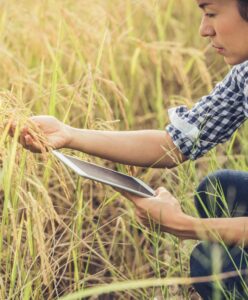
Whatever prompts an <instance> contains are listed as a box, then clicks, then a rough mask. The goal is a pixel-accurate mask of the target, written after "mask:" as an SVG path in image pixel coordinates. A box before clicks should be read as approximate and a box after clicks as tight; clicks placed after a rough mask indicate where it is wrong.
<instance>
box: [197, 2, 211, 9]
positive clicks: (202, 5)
mask: <svg viewBox="0 0 248 300" xmlns="http://www.w3.org/2000/svg"><path fill="white" fill-rule="evenodd" d="M209 5H211V4H210V3H207V2H206V3H201V4H199V7H200V8H201V9H205V8H206V7H207V6H209Z"/></svg>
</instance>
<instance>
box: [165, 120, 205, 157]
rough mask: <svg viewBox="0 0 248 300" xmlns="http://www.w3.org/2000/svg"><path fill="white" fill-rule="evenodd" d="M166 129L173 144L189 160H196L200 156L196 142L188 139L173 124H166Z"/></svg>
mask: <svg viewBox="0 0 248 300" xmlns="http://www.w3.org/2000/svg"><path fill="white" fill-rule="evenodd" d="M165 129H166V131H167V132H168V134H169V135H170V137H171V139H172V141H173V143H174V144H175V146H176V147H177V148H178V149H179V150H180V151H181V152H182V153H183V155H184V156H186V157H187V158H188V159H190V160H196V159H197V158H198V157H199V156H201V154H202V153H201V151H200V149H199V148H198V147H197V145H196V144H197V143H196V142H193V141H192V140H191V139H189V138H188V137H187V136H186V135H185V134H183V133H182V132H181V131H180V130H178V129H177V128H176V127H175V126H174V125H172V124H169V125H168V126H166V128H165Z"/></svg>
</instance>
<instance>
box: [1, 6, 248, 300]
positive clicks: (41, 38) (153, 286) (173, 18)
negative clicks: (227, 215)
mask: <svg viewBox="0 0 248 300" xmlns="http://www.w3.org/2000/svg"><path fill="white" fill-rule="evenodd" d="M199 22H200V13H199V11H198V9H197V7H196V4H195V3H194V1H185V0H177V1H173V0H170V1H148V0H145V1H132V0H128V1H113V0H105V1H103V0H94V1H85V2H82V1H72V0H64V1H55V0H49V1H30V0H25V1H20V2H17V1H8V3H7V2H6V3H5V4H1V10H0V32H1V35H0V43H1V47H0V59H1V60H0V61H1V75H2V76H1V78H0V86H1V95H0V128H1V136H0V161H1V165H0V197H1V214H0V215H1V224H0V267H1V271H0V274H1V276H0V298H1V299H25V300H27V299H56V298H59V297H62V296H65V298H63V297H62V299H80V298H81V297H89V296H90V295H96V294H99V295H100V294H102V293H107V295H109V299H152V298H154V297H155V296H158V297H159V296H160V297H161V298H162V299H179V298H180V297H183V298H184V299H186V298H188V297H189V295H188V284H190V282H191V281H190V280H189V279H187V277H188V271H189V269H188V259H189V254H190V251H191V249H192V247H193V246H194V244H195V242H193V241H187V242H181V241H179V240H178V239H177V238H176V237H173V236H171V235H168V234H164V233H160V232H155V231H153V230H151V231H148V230H147V229H144V228H143V227H140V225H139V224H137V222H136V220H135V216H134V212H133V208H132V205H131V204H130V203H129V202H128V201H127V200H125V199H124V198H123V197H121V196H120V195H119V194H117V193H116V192H114V191H113V190H111V189H110V188H108V187H106V186H102V185H99V184H95V183H92V182H90V181H87V180H85V179H82V178H80V179H79V178H77V177H76V176H75V174H73V173H71V172H69V171H68V170H67V169H66V168H64V167H63V166H61V165H58V164H57V163H56V162H55V161H54V160H53V159H52V158H51V157H50V156H49V155H44V154H43V155H37V154H35V155H34V154H31V153H29V152H27V151H26V150H23V149H22V148H21V147H20V146H19V145H18V141H17V140H18V132H19V130H20V127H21V126H22V124H23V123H24V122H25V120H26V119H27V117H28V116H30V115H36V114H50V115H54V116H56V117H57V118H59V119H60V120H63V121H65V122H66V123H68V124H70V125H72V126H75V127H78V128H91V129H107V130H117V129H118V130H123V129H141V128H142V129H144V128H153V129H156V128H160V129H162V128H164V126H165V125H166V124H167V123H168V115H167V109H168V108H169V107H172V106H176V105H187V106H189V107H190V106H192V105H193V104H194V102H195V101H196V100H197V99H198V98H199V97H200V96H202V95H204V94H206V93H208V92H209V91H210V90H211V88H212V87H213V85H214V84H215V83H216V82H217V81H218V80H220V79H221V78H222V76H223V75H224V74H225V73H226V71H227V67H226V66H225V65H224V64H223V62H222V61H221V60H219V59H216V58H215V57H214V55H213V53H212V52H211V51H210V50H209V49H208V48H207V44H206V42H205V41H203V40H202V39H200V38H199V36H198V27H197V24H199ZM185 29H186V30H185ZM10 116H12V118H14V119H15V120H16V121H18V122H19V123H18V124H19V127H18V128H19V129H18V130H17V131H16V135H15V137H14V138H13V139H10V138H9V137H8V135H7V129H8V128H7V127H6V126H7V123H8V120H9V118H10ZM246 135H247V128H246V126H244V128H243V129H242V130H240V131H239V132H238V133H237V134H235V136H234V137H233V138H232V140H231V141H230V142H229V143H228V144H226V145H224V146H220V147H218V148H217V150H214V151H212V152H211V153H210V154H209V155H207V156H205V157H204V158H202V159H200V160H199V161H198V162H196V163H186V164H185V165H183V166H180V167H178V168H177V169H174V170H154V169H146V170H144V169H141V168H135V169H132V171H133V172H134V174H135V175H136V176H139V177H140V178H142V179H144V180H145V181H146V182H147V183H148V184H151V185H152V186H153V187H154V188H157V187H159V186H165V187H167V188H168V189H169V190H170V191H173V194H174V195H175V196H176V197H178V198H179V199H180V201H181V203H182V206H183V208H184V210H185V211H187V212H188V213H190V214H194V213H195V212H194V206H193V193H194V190H195V188H196V187H197V185H198V184H199V182H200V180H201V179H202V178H203V177H204V176H206V175H207V174H208V173H209V172H211V171H213V170H216V169H217V168H221V167H225V168H233V169H240V170H247V159H246V154H245V153H247V147H248V143H246V142H245V140H247V136H246ZM241 141H242V144H241V143H240V142H241ZM76 154H77V155H78V156H81V157H84V158H87V159H90V160H92V161H95V162H97V163H101V164H105V162H104V161H102V160H100V159H98V158H93V157H88V156H87V157H86V156H85V155H84V154H79V153H76ZM106 165H107V166H110V167H112V168H116V169H118V170H122V171H124V172H129V171H130V169H129V168H128V167H126V166H120V165H114V164H112V163H109V162H106ZM119 282H121V283H119ZM90 288H93V289H90ZM73 292H78V294H77V293H76V294H74V296H72V295H69V294H70V293H73ZM66 295H69V296H66ZM99 299H102V298H99ZM104 299H106V298H104Z"/></svg>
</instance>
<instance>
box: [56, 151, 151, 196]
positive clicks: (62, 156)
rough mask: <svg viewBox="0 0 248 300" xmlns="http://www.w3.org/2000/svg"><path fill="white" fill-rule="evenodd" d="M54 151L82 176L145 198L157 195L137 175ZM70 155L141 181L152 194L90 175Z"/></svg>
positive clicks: (138, 181) (89, 164)
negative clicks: (130, 174)
mask: <svg viewBox="0 0 248 300" xmlns="http://www.w3.org/2000/svg"><path fill="white" fill-rule="evenodd" d="M52 153H53V154H54V156H55V157H57V158H58V159H59V160H60V161H62V162H63V163H64V164H65V165H66V166H67V167H69V168H71V169H72V170H73V171H74V172H75V173H77V174H78V175H79V176H82V177H84V178H87V179H91V180H94V181H97V182H100V183H103V184H107V185H109V186H112V187H114V188H118V189H121V190H124V191H126V192H130V193H132V194H135V195H137V196H141V197H145V198H150V197H154V196H155V191H154V190H153V189H152V188H150V187H149V186H148V185H147V184H145V183H144V182H143V181H142V180H140V179H138V178H136V177H133V176H129V175H126V174H124V173H121V172H117V171H115V170H112V169H108V168H105V167H102V166H99V165H97V164H93V163H89V162H87V161H83V160H81V159H79V158H78V157H74V156H70V155H67V154H63V153H61V152H59V151H58V150H53V151H52ZM70 157H71V158H73V159H76V160H79V161H80V160H81V161H82V162H84V163H86V164H87V165H88V166H91V165H93V166H94V167H97V168H99V169H102V170H108V171H111V173H117V174H119V175H123V176H124V177H126V178H130V179H132V180H134V181H136V182H137V183H139V184H140V185H141V186H142V187H143V188H144V189H146V190H147V192H150V193H151V194H145V193H143V192H140V191H136V190H134V189H131V188H129V187H127V186H125V185H119V184H115V183H113V182H109V181H108V180H104V179H102V178H96V177H93V176H90V175H88V174H87V173H85V172H83V171H82V170H81V168H79V167H78V166H77V165H76V164H75V163H74V162H72V161H71V160H70Z"/></svg>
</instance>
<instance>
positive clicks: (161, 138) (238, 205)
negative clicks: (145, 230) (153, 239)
mask: <svg viewBox="0 0 248 300" xmlns="http://www.w3.org/2000/svg"><path fill="white" fill-rule="evenodd" d="M197 4H198V6H199V8H200V9H201V10H202V11H203V18H202V23H201V27H200V33H201V35H202V36H203V37H207V38H209V39H210V41H211V44H212V46H213V47H214V48H215V49H216V51H217V52H218V53H219V54H220V55H222V56H223V57H224V59H225V61H226V62H227V63H228V64H230V65H232V66H233V68H232V70H231V71H230V73H229V74H228V75H227V76H226V78H225V79H224V80H223V81H222V82H221V83H219V84H218V85H217V86H216V87H215V89H214V90H213V92H212V93H211V94H210V95H208V96H205V97H202V98H201V99H200V100H199V102H198V103H197V104H196V105H195V106H194V107H193V108H192V109H191V110H187V108H186V107H184V106H182V107H178V108H174V109H171V110H169V116H170V121H171V123H170V124H169V125H168V126H167V127H166V131H157V130H144V131H133V132H131V131H126V132H116V131H115V132H109V131H93V130H80V129H76V128H72V127H70V126H68V125H65V124H63V123H61V122H60V121H58V120H57V119H55V118H53V117H49V116H36V117H33V118H31V119H32V121H33V122H34V123H35V124H36V126H38V127H39V128H40V130H41V131H42V132H43V134H44V136H45V137H46V139H47V141H48V143H49V144H50V145H51V146H52V147H53V148H55V149H59V148H63V147H66V148H71V149H76V150H80V151H83V152H85V153H88V154H91V155H95V156H99V157H102V158H105V159H109V160H112V161H115V162H119V163H124V164H129V165H136V166H147V167H150V166H152V167H161V168H172V167H175V166H176V165H178V164H181V163H183V162H184V161H186V160H188V159H192V160H195V159H197V158H198V157H200V156H202V155H203V154H205V153H206V152H208V151H209V150H210V149H211V148H213V147H214V146H215V145H217V144H218V143H223V142H225V141H226V140H227V139H229V138H230V137H231V135H232V134H233V132H234V131H235V130H236V129H237V128H238V127H240V125H241V124H242V123H243V122H244V121H245V120H246V118H247V116H248V0H197ZM14 127H15V126H14V125H13V126H12V127H11V134H13V131H14ZM20 141H21V143H22V145H23V146H24V147H25V148H27V149H29V150H31V151H33V152H39V151H41V146H40V144H39V143H38V142H37V141H36V140H35V138H34V137H33V136H32V134H31V133H30V130H29V128H24V129H23V130H22V133H21V136H20ZM247 183H248V173H246V172H237V171H230V170H223V171H219V172H216V173H214V174H210V175H208V176H207V177H206V178H205V179H204V180H203V181H202V183H201V184H200V186H199V188H198V190H197V193H196V197H195V203H196V207H197V209H198V211H199V214H200V216H201V218H194V217H191V216H188V215H186V214H185V213H184V212H183V211H182V210H181V207H180V205H179V202H178V200H177V199H176V198H174V196H172V195H171V194H170V193H169V192H168V191H167V190H166V189H164V188H159V189H158V190H157V195H156V197H153V198H145V199H144V198H138V197H136V196H133V195H131V194H128V193H125V194H124V196H126V197H127V198H128V199H130V200H131V201H132V202H133V203H134V204H135V206H136V212H137V217H138V218H139V219H140V220H141V221H142V222H143V223H145V224H147V223H148V219H149V218H152V219H153V220H154V221H155V222H156V223H159V224H160V226H161V227H162V228H163V230H164V231H166V232H169V233H171V234H174V235H176V236H178V237H181V238H184V239H185V238H188V239H201V240H204V242H201V243H200V244H198V245H197V246H196V247H195V249H194V250H193V252H192V254H191V259H190V267H191V276H192V277H196V276H207V275H211V274H213V273H214V271H216V270H214V268H213V266H212V265H213V261H214V257H215V258H216V257H219V260H218V261H219V263H220V265H219V266H218V268H217V269H218V272H220V273H223V272H229V271H237V274H236V276H234V277H232V278H229V279H225V280H222V281H220V282H219V283H218V282H204V283H199V284H195V288H196V290H197V291H198V293H199V294H200V295H201V296H202V297H203V298H204V299H213V297H214V295H215V294H216V293H219V296H220V297H221V298H223V299H226V297H228V295H229V296H230V295H232V296H231V297H232V299H233V297H235V299H238V298H240V299H248V291H247V288H246V287H245V282H246V276H245V275H244V274H243V275H241V274H240V272H239V271H240V270H243V269H246V268H247V261H246V256H247V249H248V199H246V195H247V194H248V185H247ZM222 242H224V243H222ZM225 245H227V246H225ZM246 247H247V248H246ZM216 287H217V288H216ZM233 295H234V296H233Z"/></svg>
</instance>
